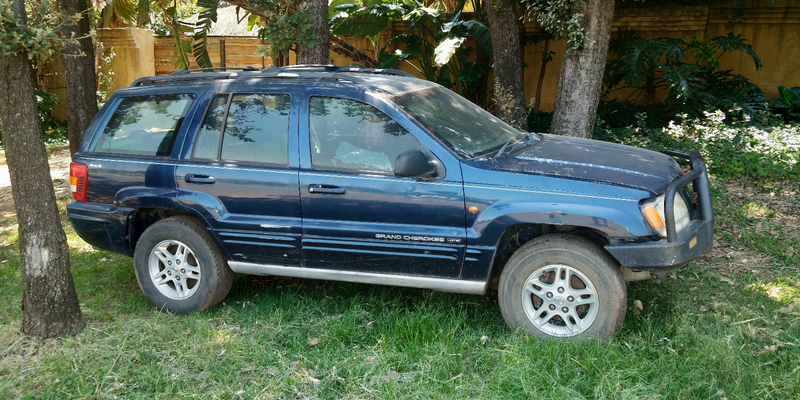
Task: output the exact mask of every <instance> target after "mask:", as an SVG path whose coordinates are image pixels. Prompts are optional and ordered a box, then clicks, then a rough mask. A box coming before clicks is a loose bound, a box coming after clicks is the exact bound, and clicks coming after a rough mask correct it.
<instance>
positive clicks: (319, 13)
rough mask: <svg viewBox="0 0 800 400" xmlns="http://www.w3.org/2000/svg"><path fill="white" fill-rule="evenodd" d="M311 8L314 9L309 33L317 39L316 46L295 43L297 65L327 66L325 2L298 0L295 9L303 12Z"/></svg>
mask: <svg viewBox="0 0 800 400" xmlns="http://www.w3.org/2000/svg"><path fill="white" fill-rule="evenodd" d="M308 7H312V8H313V9H314V19H313V20H312V21H311V31H312V33H313V35H314V36H315V37H316V38H317V45H316V46H314V47H308V46H306V45H304V44H302V43H297V64H328V63H329V62H330V53H329V51H328V47H329V45H330V41H329V39H328V35H329V34H330V30H329V28H328V2H327V1H325V0H300V2H299V3H298V6H297V9H298V10H303V9H305V8H308Z"/></svg>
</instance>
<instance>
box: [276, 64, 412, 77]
mask: <svg viewBox="0 0 800 400" xmlns="http://www.w3.org/2000/svg"><path fill="white" fill-rule="evenodd" d="M276 71H279V72H356V73H365V74H376V75H395V76H405V77H407V78H415V76H414V75H411V74H409V73H408V72H405V71H400V70H396V69H383V68H350V67H340V66H338V65H333V64H300V65H287V66H284V67H270V68H268V69H264V70H261V72H276Z"/></svg>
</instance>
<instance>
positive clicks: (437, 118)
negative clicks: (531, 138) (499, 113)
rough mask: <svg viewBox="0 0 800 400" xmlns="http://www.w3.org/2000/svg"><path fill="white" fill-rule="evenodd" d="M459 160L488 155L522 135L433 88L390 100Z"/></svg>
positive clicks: (435, 87)
mask: <svg viewBox="0 0 800 400" xmlns="http://www.w3.org/2000/svg"><path fill="white" fill-rule="evenodd" d="M391 100H392V101H393V102H394V103H395V104H397V105H398V106H399V107H400V108H402V109H404V110H405V111H406V112H407V113H408V114H410V115H411V116H412V117H413V118H414V119H416V120H417V122H419V123H421V124H422V125H423V126H425V128H426V129H428V131H430V132H431V133H433V134H434V135H436V137H437V138H438V139H439V140H441V141H442V142H443V143H444V144H445V145H446V146H447V147H449V148H450V149H451V150H453V151H454V152H455V153H456V154H458V155H459V156H460V157H463V158H475V157H478V156H483V155H492V154H491V153H492V152H495V153H496V152H497V151H498V150H499V149H501V148H503V146H504V145H507V143H509V142H512V141H514V140H516V139H519V138H521V137H522V136H523V134H522V133H520V132H519V131H517V130H516V129H514V128H512V127H510V126H508V125H507V124H506V123H505V122H503V121H501V120H500V119H499V118H497V117H495V116H494V115H492V114H490V113H489V112H487V111H486V110H484V109H482V108H480V107H478V106H477V105H475V104H473V103H472V102H470V101H469V100H467V99H465V98H463V97H461V96H459V95H457V94H455V93H453V92H452V91H450V90H447V89H445V88H442V87H438V86H434V87H428V88H425V89H421V90H415V91H413V92H407V93H402V94H399V95H397V96H394V97H392V98H391Z"/></svg>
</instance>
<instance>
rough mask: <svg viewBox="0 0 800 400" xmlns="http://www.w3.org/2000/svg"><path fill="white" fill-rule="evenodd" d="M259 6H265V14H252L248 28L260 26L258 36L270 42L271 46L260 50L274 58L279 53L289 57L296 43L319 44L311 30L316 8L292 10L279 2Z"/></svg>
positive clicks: (266, 2)
mask: <svg viewBox="0 0 800 400" xmlns="http://www.w3.org/2000/svg"><path fill="white" fill-rule="evenodd" d="M258 4H259V7H264V8H263V10H264V12H265V15H266V16H265V17H264V16H259V15H254V14H250V16H249V17H248V23H247V28H248V29H252V28H253V27H254V26H258V27H259V30H258V36H259V37H260V38H262V39H265V40H266V41H267V43H269V47H267V48H265V49H261V50H260V51H261V52H262V53H263V54H264V55H267V56H271V57H272V58H273V59H274V58H277V57H278V56H279V55H283V56H284V57H289V50H290V49H291V48H292V46H293V45H294V44H295V43H303V44H305V45H306V46H308V47H314V46H316V45H317V38H316V37H315V36H314V35H313V32H312V31H311V23H312V21H313V20H314V10H313V9H312V8H305V9H302V10H297V11H294V12H291V10H290V9H289V8H288V7H287V6H285V5H282V4H281V3H279V2H277V1H276V2H268V1H265V2H261V3H258Z"/></svg>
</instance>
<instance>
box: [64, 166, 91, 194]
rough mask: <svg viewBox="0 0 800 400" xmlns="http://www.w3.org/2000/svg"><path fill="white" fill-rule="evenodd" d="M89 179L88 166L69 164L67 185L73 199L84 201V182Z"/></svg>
mask: <svg viewBox="0 0 800 400" xmlns="http://www.w3.org/2000/svg"><path fill="white" fill-rule="evenodd" d="M88 181H89V167H87V166H86V164H81V163H76V162H74V163H70V164H69V187H70V189H72V198H73V199H75V201H86V184H87V183H88Z"/></svg>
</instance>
